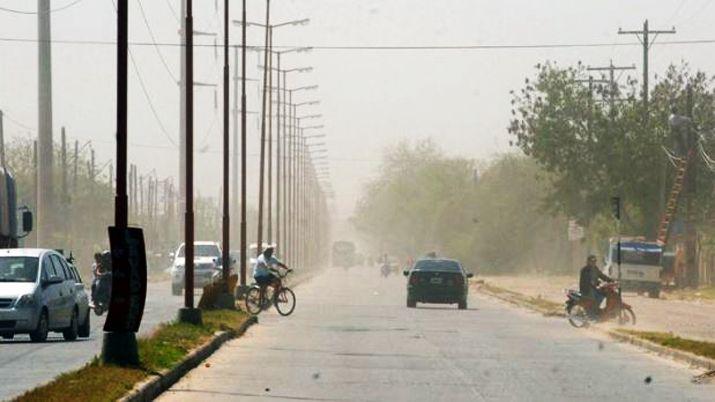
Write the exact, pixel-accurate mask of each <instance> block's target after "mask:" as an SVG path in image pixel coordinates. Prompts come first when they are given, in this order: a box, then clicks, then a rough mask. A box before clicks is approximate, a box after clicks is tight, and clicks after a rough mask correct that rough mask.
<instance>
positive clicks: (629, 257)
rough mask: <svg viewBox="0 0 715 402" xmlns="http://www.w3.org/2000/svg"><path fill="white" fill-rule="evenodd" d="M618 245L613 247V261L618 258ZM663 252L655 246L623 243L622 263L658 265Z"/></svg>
mask: <svg viewBox="0 0 715 402" xmlns="http://www.w3.org/2000/svg"><path fill="white" fill-rule="evenodd" d="M617 247H618V246H616V245H614V246H613V249H612V254H611V255H612V256H613V257H612V258H613V262H617V259H618V249H617ZM661 255H662V252H661V251H660V249H656V248H654V247H639V246H637V245H635V246H634V245H629V244H625V243H624V244H622V245H621V263H623V264H632V265H658V266H660V264H661Z"/></svg>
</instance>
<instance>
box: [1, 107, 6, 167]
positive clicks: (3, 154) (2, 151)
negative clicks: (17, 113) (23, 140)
mask: <svg viewBox="0 0 715 402" xmlns="http://www.w3.org/2000/svg"><path fill="white" fill-rule="evenodd" d="M3 129H4V126H3V115H2V110H0V165H1V166H2V168H3V169H4V170H6V166H5V133H4V132H3Z"/></svg>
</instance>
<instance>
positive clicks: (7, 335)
mask: <svg viewBox="0 0 715 402" xmlns="http://www.w3.org/2000/svg"><path fill="white" fill-rule="evenodd" d="M14 337H15V334H13V333H12V332H11V333H5V334H2V339H5V340H8V341H9V340H12V339H13V338H14Z"/></svg>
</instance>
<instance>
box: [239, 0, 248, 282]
mask: <svg viewBox="0 0 715 402" xmlns="http://www.w3.org/2000/svg"><path fill="white" fill-rule="evenodd" d="M241 12H242V18H243V25H242V26H241V255H240V258H241V286H240V287H239V291H238V292H237V293H240V294H241V295H243V294H244V293H245V291H246V289H247V287H246V249H247V247H246V241H247V239H246V0H243V1H242V10H241Z"/></svg>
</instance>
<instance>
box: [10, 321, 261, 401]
mask: <svg viewBox="0 0 715 402" xmlns="http://www.w3.org/2000/svg"><path fill="white" fill-rule="evenodd" d="M255 322H256V319H255V318H254V317H249V316H247V315H246V314H245V313H243V312H241V311H237V310H207V311H204V312H203V324H202V325H200V326H195V325H190V324H185V323H179V322H172V323H166V324H163V325H161V326H160V327H159V328H158V329H157V330H156V331H155V332H154V333H153V334H152V335H151V336H149V337H147V338H142V339H139V358H140V361H141V367H138V368H135V367H117V366H111V365H103V364H102V363H101V361H100V359H99V358H95V359H94V360H92V361H91V362H90V363H88V364H87V365H86V366H84V367H82V368H80V369H79V370H75V371H72V372H69V373H65V374H62V375H60V376H58V377H57V378H56V379H54V380H53V381H51V382H49V383H48V384H45V385H43V386H40V387H38V388H35V389H33V390H30V391H28V392H26V393H25V394H23V395H21V396H19V397H17V398H15V399H14V400H15V401H23V402H24V401H65V400H67V398H68V396H71V398H72V399H75V400H82V401H114V400H117V399H124V400H132V401H134V400H151V399H153V398H154V397H156V396H157V395H158V394H159V393H161V392H162V391H164V390H165V389H167V388H168V387H170V386H171V385H172V384H173V383H174V382H176V381H177V380H178V379H179V378H181V376H182V375H183V374H185V373H186V372H188V371H189V370H191V369H192V368H194V367H196V366H197V365H198V364H199V363H200V362H201V361H202V360H204V359H205V358H206V357H208V356H209V355H210V354H211V353H213V352H214V351H215V350H216V349H218V348H219V347H220V346H221V344H223V343H224V342H226V341H228V340H229V339H231V338H233V337H235V336H240V335H241V334H242V333H243V332H244V331H245V330H246V329H247V328H248V326H250V325H251V324H253V323H255ZM97 390H102V392H97Z"/></svg>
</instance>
